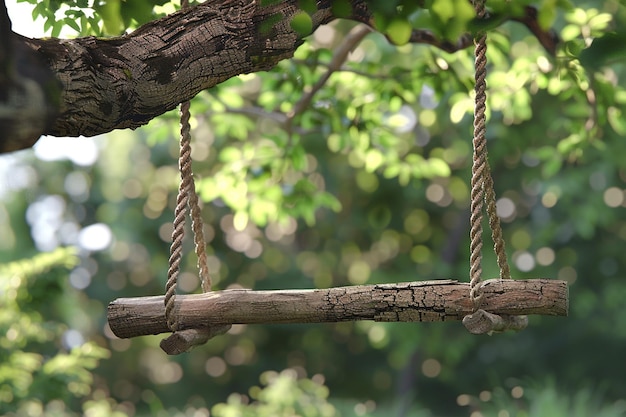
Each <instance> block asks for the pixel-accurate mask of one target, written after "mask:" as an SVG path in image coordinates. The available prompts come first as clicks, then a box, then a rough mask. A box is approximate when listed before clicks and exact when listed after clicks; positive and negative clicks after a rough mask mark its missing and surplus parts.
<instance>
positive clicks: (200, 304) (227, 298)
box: [108, 279, 568, 338]
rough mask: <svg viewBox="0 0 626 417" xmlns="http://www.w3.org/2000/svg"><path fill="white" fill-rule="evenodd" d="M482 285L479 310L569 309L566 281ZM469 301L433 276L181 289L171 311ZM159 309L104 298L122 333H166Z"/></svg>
mask: <svg viewBox="0 0 626 417" xmlns="http://www.w3.org/2000/svg"><path fill="white" fill-rule="evenodd" d="M483 285H484V288H483V290H484V302H483V304H482V306H481V308H482V309H484V310H486V311H489V312H491V313H494V314H500V315H526V314H541V315H553V316H566V315H567V311H568V288H567V283H566V282H565V281H555V280H548V279H533V280H499V279H493V280H488V281H485V282H484V284H483ZM472 307H473V306H472V303H471V300H470V298H469V284H468V283H465V282H458V281H454V280H438V281H417V282H404V283H397V284H378V285H357V286H352V287H338V288H330V289H315V290H276V291H254V290H242V289H232V290H223V291H212V292H210V293H205V294H192V295H178V296H177V297H176V307H175V312H176V314H178V319H179V323H180V327H179V329H181V330H182V329H194V328H195V329H198V328H206V327H214V326H216V325H228V324H272V323H324V322H341V321H353V320H375V321H403V322H417V321H423V322H434V321H449V320H462V319H463V317H465V316H466V315H469V314H471V313H472ZM164 310H165V309H164V305H163V296H152V297H137V298H120V299H117V300H115V301H113V302H111V303H110V304H109V308H108V320H109V325H110V327H111V330H112V331H113V333H114V334H115V335H116V336H118V337H120V338H129V337H135V336H142V335H149V334H158V333H165V332H169V331H170V330H169V329H168V327H167V322H166V320H165V316H164Z"/></svg>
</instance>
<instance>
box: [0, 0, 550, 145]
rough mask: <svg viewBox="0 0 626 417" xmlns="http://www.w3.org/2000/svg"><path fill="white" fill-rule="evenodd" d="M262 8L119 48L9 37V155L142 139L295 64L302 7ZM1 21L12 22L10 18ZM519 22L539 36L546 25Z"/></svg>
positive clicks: (193, 21)
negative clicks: (186, 109) (114, 137)
mask: <svg viewBox="0 0 626 417" xmlns="http://www.w3.org/2000/svg"><path fill="white" fill-rule="evenodd" d="M262 3H263V2H261V1H258V0H228V1H222V0H208V1H207V2H205V3H202V4H199V5H197V6H195V7H192V8H189V9H186V10H181V11H178V12H176V13H173V14H172V15H169V16H166V17H164V18H162V19H159V20H155V21H153V22H150V23H147V24H146V25H144V26H142V27H140V28H139V29H137V30H136V31H134V32H132V33H131V34H128V35H124V36H121V37H117V38H110V39H101V38H95V37H85V38H78V39H71V40H62V39H54V38H48V39H28V38H25V37H23V36H20V35H17V34H15V33H13V32H10V33H9V34H10V36H9V37H5V36H2V40H1V41H0V42H1V44H0V55H2V56H7V55H11V54H12V55H13V56H8V57H7V58H8V59H6V60H3V62H5V63H10V62H15V63H16V64H15V68H16V71H15V72H16V73H17V74H18V75H19V76H16V77H14V78H12V79H9V80H8V81H6V79H7V77H6V75H5V82H4V84H2V83H3V81H2V76H3V75H2V70H3V69H0V153H3V152H11V151H15V150H18V149H23V148H28V147H30V146H32V145H33V144H34V143H35V142H36V141H37V139H38V138H39V136H40V135H43V134H47V135H52V136H80V135H84V136H94V135H98V134H102V133H106V132H109V131H111V130H114V129H125V128H130V129H135V128H137V127H139V126H142V125H144V124H146V123H148V122H149V121H150V120H152V119H153V118H155V117H157V116H159V115H161V114H163V113H165V112H166V111H169V110H171V109H173V108H174V107H176V105H178V104H179V103H181V102H183V101H186V100H189V99H191V98H192V97H194V96H195V95H196V94H198V93H199V92H200V91H202V90H204V89H207V88H210V87H212V86H214V85H216V84H219V83H221V82H223V81H225V80H227V79H229V78H231V77H234V76H236V75H240V74H246V73H251V72H259V71H266V70H269V69H271V68H272V67H274V66H275V65H276V64H277V63H278V62H279V61H281V60H283V59H287V58H290V57H292V56H293V53H294V52H295V50H296V48H297V47H298V46H299V45H301V44H302V42H303V40H302V36H301V35H300V34H298V33H297V32H296V31H294V30H293V28H292V27H291V20H292V17H293V16H294V15H296V14H297V13H298V12H300V11H301V10H300V9H299V7H298V4H299V1H298V0H284V1H279V2H267V3H269V4H267V5H262ZM350 4H351V6H352V14H351V15H350V16H347V18H348V19H351V20H354V21H358V22H362V23H365V24H367V25H369V26H371V27H374V29H375V24H374V19H373V17H372V14H371V13H370V11H369V10H368V8H367V1H366V0H350ZM331 6H332V0H318V1H317V11H316V12H315V13H313V15H312V16H311V18H312V23H313V25H312V29H313V30H315V29H316V28H317V27H319V26H320V25H322V24H325V23H328V22H330V21H332V20H334V19H335V18H336V17H335V16H333V14H332V8H331ZM1 12H2V10H0V14H1ZM0 19H2V20H3V21H4V20H6V21H7V22H8V16H4V14H2V15H0ZM518 20H520V21H522V23H524V24H525V25H527V26H529V27H532V28H534V31H533V33H535V35H536V36H537V30H540V29H537V28H538V26H537V25H535V23H536V18H533V16H530V15H529V17H528V16H527V17H526V18H524V19H518ZM9 28H10V22H8V24H6V25H5V24H4V23H3V24H2V25H1V30H2V31H3V32H9V31H10V29H9ZM7 38H10V41H7ZM543 38H546V37H543ZM469 40H471V38H469V37H468V36H463V37H462V38H461V39H460V40H459V41H458V42H456V43H450V42H447V41H441V40H438V39H437V38H436V37H435V36H433V35H432V34H431V33H430V32H428V31H422V30H415V31H414V32H413V35H412V36H411V39H410V41H411V42H417V43H427V44H430V45H434V46H437V47H439V48H442V49H444V50H446V51H448V52H454V51H456V50H458V49H462V48H466V47H468V46H469V45H470V44H471V42H470V41H469ZM11 58H13V59H11ZM6 65H9V64H6ZM7 68H8V67H7ZM9 72H10V70H9V69H6V68H5V69H4V74H6V73H9ZM24 103H26V104H24Z"/></svg>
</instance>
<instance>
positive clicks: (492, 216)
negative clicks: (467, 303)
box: [470, 0, 511, 311]
mask: <svg viewBox="0 0 626 417" xmlns="http://www.w3.org/2000/svg"><path fill="white" fill-rule="evenodd" d="M474 6H475V8H476V15H477V16H478V17H479V18H482V17H484V16H485V14H486V9H485V1H484V0H477V1H476V2H475V3H474ZM474 46H475V48H474V58H475V60H474V71H475V86H474V92H475V105H474V137H473V141H472V145H473V156H472V180H471V193H470V199H471V201H470V211H471V215H470V224H471V229H470V298H471V300H472V303H473V305H474V310H475V311H476V310H478V309H479V308H480V305H481V301H482V298H483V293H482V289H481V285H482V265H481V263H482V246H483V243H482V231H483V230H482V220H483V215H482V211H483V205H486V211H487V215H488V218H489V227H490V229H491V237H492V240H493V242H494V251H495V253H496V258H497V261H498V267H499V269H500V279H510V278H511V272H510V267H509V264H508V261H507V256H506V248H505V243H504V238H503V236H502V227H501V225H500V218H499V217H498V214H497V210H496V196H495V191H494V185H493V178H492V176H491V170H490V168H489V163H488V160H487V156H488V151H487V138H486V132H487V117H486V111H487V104H486V103H487V81H486V77H487V34H486V32H484V31H481V32H479V33H478V34H477V36H476V38H475V39H474Z"/></svg>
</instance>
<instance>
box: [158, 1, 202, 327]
mask: <svg viewBox="0 0 626 417" xmlns="http://www.w3.org/2000/svg"><path fill="white" fill-rule="evenodd" d="M188 5H189V3H188V0H182V2H181V7H182V8H186V7H188ZM189 108H190V103H189V101H185V102H183V103H181V105H180V154H179V157H178V170H179V171H180V185H179V186H178V195H177V198H176V208H175V210H174V230H173V232H172V245H171V247H170V259H169V268H168V271H167V283H166V284H165V318H166V319H167V325H168V326H169V328H170V330H172V332H176V331H177V330H178V326H179V324H178V318H177V315H176V313H175V311H174V308H175V301H176V284H177V281H178V275H179V273H180V262H181V260H182V254H183V251H182V247H183V238H184V236H185V215H186V212H187V206H189V208H190V212H191V228H192V230H193V236H194V245H195V252H196V255H197V257H198V270H199V275H200V283H201V287H202V291H203V292H207V291H211V276H210V274H209V267H208V263H207V255H206V245H205V241H204V233H203V231H202V227H203V224H202V211H201V208H200V204H199V202H198V194H196V184H195V181H194V179H193V170H192V168H191V164H192V159H191V133H190V131H191V126H190V124H189V118H190V112H189Z"/></svg>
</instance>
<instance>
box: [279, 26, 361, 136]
mask: <svg viewBox="0 0 626 417" xmlns="http://www.w3.org/2000/svg"><path fill="white" fill-rule="evenodd" d="M371 31H372V29H371V28H369V27H367V26H357V27H356V28H354V29H353V30H352V31H351V32H350V33H348V35H347V36H346V37H345V39H344V41H343V43H342V44H341V45H340V46H339V48H337V50H336V51H335V53H334V55H333V57H332V59H331V61H330V63H329V64H328V70H327V71H326V72H325V73H324V74H323V75H322V76H321V77H320V79H319V80H317V82H316V83H315V85H313V87H311V90H310V91H308V92H307V93H306V94H304V95H303V96H302V97H301V98H300V100H298V102H297V103H296V104H295V105H294V106H293V109H291V111H290V112H289V113H287V120H286V122H285V127H286V130H287V132H289V134H290V135H291V131H292V126H293V121H294V119H295V117H296V116H297V115H299V114H301V113H302V112H304V111H305V110H306V109H307V108H308V107H309V105H310V104H311V101H312V100H313V96H315V94H316V93H317V92H318V91H319V90H321V89H322V87H324V85H325V84H326V82H327V81H328V79H329V78H330V76H331V75H333V73H334V72H336V71H339V70H341V67H342V65H343V63H344V62H345V61H346V59H347V58H348V55H349V54H350V52H351V51H352V50H353V49H354V48H355V47H356V45H358V44H359V42H361V40H363V38H364V37H365V36H366V35H367V34H368V33H370V32H371Z"/></svg>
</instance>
